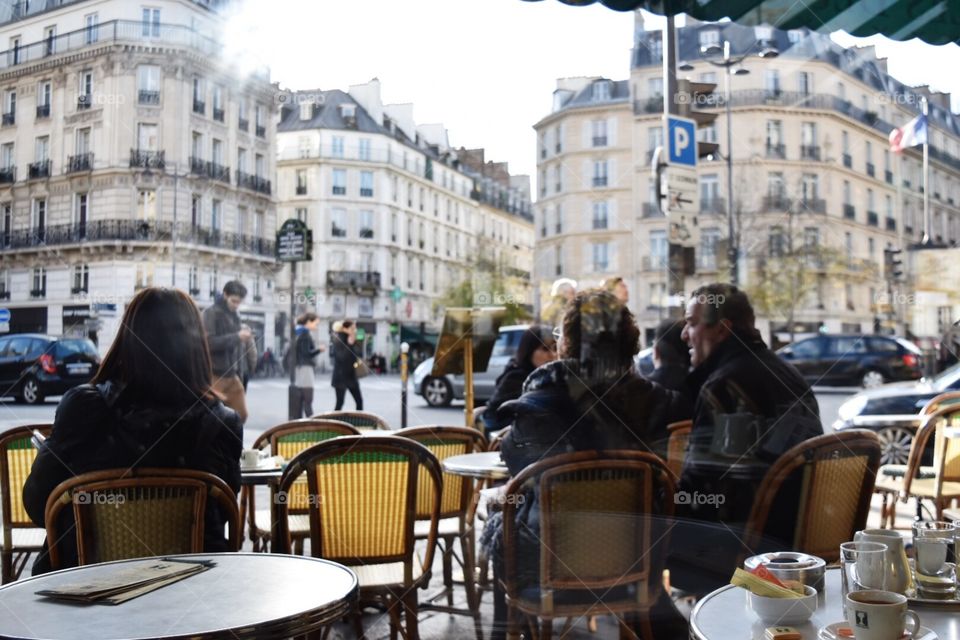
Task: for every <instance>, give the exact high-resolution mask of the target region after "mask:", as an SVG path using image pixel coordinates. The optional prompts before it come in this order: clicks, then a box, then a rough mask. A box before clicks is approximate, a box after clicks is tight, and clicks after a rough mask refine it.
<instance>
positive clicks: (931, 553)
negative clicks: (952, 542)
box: [913, 538, 947, 576]
mask: <svg viewBox="0 0 960 640" xmlns="http://www.w3.org/2000/svg"><path fill="white" fill-rule="evenodd" d="M913 550H914V553H915V555H916V560H917V571H919V572H920V573H922V574H924V575H927V576H935V575H937V574H938V573H940V571H942V570H943V567H944V565H946V563H947V541H946V540H944V539H943V538H917V539H916V540H914V541H913Z"/></svg>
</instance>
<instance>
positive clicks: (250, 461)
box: [240, 449, 260, 467]
mask: <svg viewBox="0 0 960 640" xmlns="http://www.w3.org/2000/svg"><path fill="white" fill-rule="evenodd" d="M240 463H241V464H242V465H243V466H244V467H255V466H257V465H258V464H260V449H244V450H243V453H242V454H241V456H240Z"/></svg>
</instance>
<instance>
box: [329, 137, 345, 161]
mask: <svg viewBox="0 0 960 640" xmlns="http://www.w3.org/2000/svg"><path fill="white" fill-rule="evenodd" d="M330 155H332V156H333V157H334V158H342V157H343V136H333V138H332V139H331V142H330Z"/></svg>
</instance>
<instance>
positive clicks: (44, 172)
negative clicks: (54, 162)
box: [27, 160, 50, 180]
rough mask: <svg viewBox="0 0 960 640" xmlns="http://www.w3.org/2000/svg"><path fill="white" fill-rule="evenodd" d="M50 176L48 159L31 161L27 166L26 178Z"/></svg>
mask: <svg viewBox="0 0 960 640" xmlns="http://www.w3.org/2000/svg"><path fill="white" fill-rule="evenodd" d="M49 177H50V161H49V160H40V161H39V162H31V163H30V164H29V165H28V167H27V178H28V179H30V180H33V179H35V178H49Z"/></svg>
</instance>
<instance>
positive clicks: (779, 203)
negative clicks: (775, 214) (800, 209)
mask: <svg viewBox="0 0 960 640" xmlns="http://www.w3.org/2000/svg"><path fill="white" fill-rule="evenodd" d="M763 208H764V210H766V211H789V210H790V199H789V198H787V197H786V196H785V195H780V194H775V195H768V196H763Z"/></svg>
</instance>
